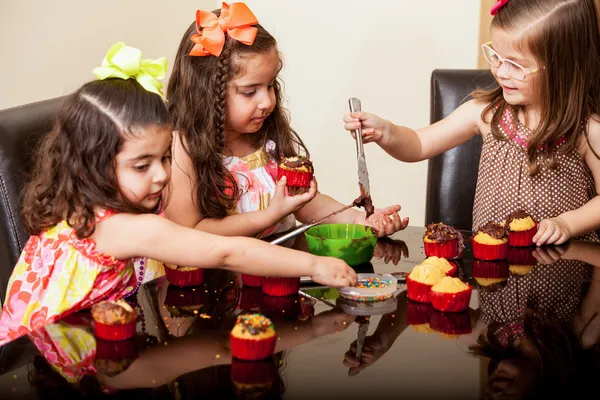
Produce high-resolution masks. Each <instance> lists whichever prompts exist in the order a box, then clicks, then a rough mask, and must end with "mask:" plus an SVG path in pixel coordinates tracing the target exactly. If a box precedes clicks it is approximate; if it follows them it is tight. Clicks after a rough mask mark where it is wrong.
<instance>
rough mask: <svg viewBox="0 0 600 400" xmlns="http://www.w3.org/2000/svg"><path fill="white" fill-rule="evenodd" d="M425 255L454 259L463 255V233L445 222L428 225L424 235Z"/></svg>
mask: <svg viewBox="0 0 600 400" xmlns="http://www.w3.org/2000/svg"><path fill="white" fill-rule="evenodd" d="M423 244H424V249H425V255H426V256H427V257H431V256H437V257H441V258H446V259H448V260H452V259H455V258H460V257H462V253H463V249H464V237H463V235H462V233H460V232H459V231H457V230H456V229H454V228H453V227H451V226H448V225H446V224H443V223H441V222H440V223H437V224H429V225H427V228H426V231H425V235H423Z"/></svg>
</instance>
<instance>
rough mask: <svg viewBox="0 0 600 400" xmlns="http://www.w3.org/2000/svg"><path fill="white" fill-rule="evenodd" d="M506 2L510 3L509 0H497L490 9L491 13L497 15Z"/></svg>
mask: <svg viewBox="0 0 600 400" xmlns="http://www.w3.org/2000/svg"><path fill="white" fill-rule="evenodd" d="M506 3H508V0H498V1H496V4H494V5H493V6H492V8H491V9H490V14H492V15H496V14H497V13H498V11H500V9H501V8H502V7H504V6H505V5H506Z"/></svg>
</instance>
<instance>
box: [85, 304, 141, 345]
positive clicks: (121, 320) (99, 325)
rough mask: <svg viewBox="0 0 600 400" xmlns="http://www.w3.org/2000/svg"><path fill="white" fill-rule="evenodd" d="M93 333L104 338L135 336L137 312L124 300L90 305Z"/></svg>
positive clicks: (120, 338) (117, 338) (123, 338)
mask: <svg viewBox="0 0 600 400" xmlns="http://www.w3.org/2000/svg"><path fill="white" fill-rule="evenodd" d="M92 318H93V319H94V334H95V335H96V336H97V337H98V338H100V339H104V340H126V339H129V338H132V337H133V336H135V323H136V320H137V312H136V311H135V310H134V309H133V307H131V305H129V303H127V302H126V301H124V300H118V301H103V302H100V303H98V304H95V305H94V306H93V307H92Z"/></svg>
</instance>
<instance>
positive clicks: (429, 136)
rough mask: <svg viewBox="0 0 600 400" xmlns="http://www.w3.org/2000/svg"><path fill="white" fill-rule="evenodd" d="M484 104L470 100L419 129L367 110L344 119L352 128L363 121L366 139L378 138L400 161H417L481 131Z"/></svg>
mask: <svg viewBox="0 0 600 400" xmlns="http://www.w3.org/2000/svg"><path fill="white" fill-rule="evenodd" d="M485 107H486V104H483V103H477V102H475V101H474V100H470V101H468V102H466V103H465V104H463V105H461V106H460V107H458V108H457V109H456V110H455V111H454V112H453V113H452V114H450V115H449V116H448V117H446V118H444V119H443V120H441V121H438V122H436V123H435V124H433V125H430V126H428V127H425V128H421V129H417V130H413V129H411V128H407V127H405V126H399V125H394V124H393V123H391V122H390V121H386V120H384V119H381V118H379V117H377V116H375V115H373V114H368V113H364V112H357V113H350V114H347V115H346V116H345V117H344V122H345V123H346V124H345V128H346V129H347V130H349V131H354V130H356V129H357V128H358V127H359V126H361V124H362V128H363V131H362V132H363V140H364V142H365V143H368V142H376V143H377V144H378V145H379V146H381V148H382V149H384V150H385V151H386V152H387V153H388V154H389V155H391V156H392V157H394V158H396V159H398V160H400V161H405V162H417V161H423V160H427V159H429V158H431V157H433V156H436V155H438V154H440V153H443V152H445V151H447V150H450V149H452V148H454V147H456V146H458V145H460V144H462V143H464V142H466V141H467V140H469V139H471V138H472V137H473V136H475V135H477V134H479V132H480V130H481V129H482V127H484V126H485V123H483V121H481V113H482V112H483V110H484V109H485Z"/></svg>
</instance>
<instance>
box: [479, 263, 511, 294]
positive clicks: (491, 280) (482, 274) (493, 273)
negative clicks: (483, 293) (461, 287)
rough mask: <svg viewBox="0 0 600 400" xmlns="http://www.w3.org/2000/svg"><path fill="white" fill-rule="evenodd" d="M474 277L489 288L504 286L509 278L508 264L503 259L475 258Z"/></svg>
mask: <svg viewBox="0 0 600 400" xmlns="http://www.w3.org/2000/svg"><path fill="white" fill-rule="evenodd" d="M473 278H475V281H477V283H478V284H479V285H480V286H482V287H485V288H488V289H495V288H497V287H500V286H503V285H504V284H505V283H506V280H507V279H508V264H507V263H506V261H505V260H501V261H482V260H473Z"/></svg>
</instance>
